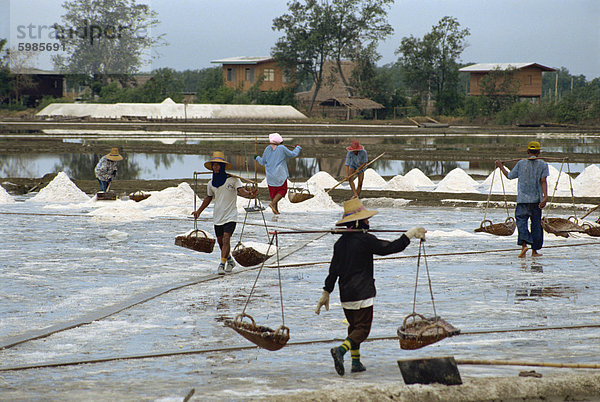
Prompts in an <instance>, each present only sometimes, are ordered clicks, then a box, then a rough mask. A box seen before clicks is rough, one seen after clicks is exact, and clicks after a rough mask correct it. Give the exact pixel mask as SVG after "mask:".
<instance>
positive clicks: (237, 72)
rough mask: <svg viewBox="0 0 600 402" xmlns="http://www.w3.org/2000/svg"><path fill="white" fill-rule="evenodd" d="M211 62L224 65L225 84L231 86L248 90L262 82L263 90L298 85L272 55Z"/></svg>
mask: <svg viewBox="0 0 600 402" xmlns="http://www.w3.org/2000/svg"><path fill="white" fill-rule="evenodd" d="M211 63H215V64H222V65H223V84H224V85H225V86H226V87H229V88H234V89H241V90H242V91H247V90H249V89H250V88H251V87H252V86H253V85H255V84H256V83H257V82H260V85H259V89H260V90H261V91H279V90H281V89H284V88H287V87H290V86H291V87H293V86H295V85H296V82H295V79H294V80H289V79H288V77H286V75H285V74H284V73H283V69H282V68H281V67H280V66H279V65H278V64H277V62H276V61H275V59H273V58H272V57H245V56H242V57H230V58H226V59H221V60H212V61H211Z"/></svg>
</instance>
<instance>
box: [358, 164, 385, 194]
mask: <svg viewBox="0 0 600 402" xmlns="http://www.w3.org/2000/svg"><path fill="white" fill-rule="evenodd" d="M386 184H387V182H386V181H385V179H384V178H383V177H381V176H380V175H379V173H377V172H376V171H375V170H374V169H371V168H368V169H367V170H365V178H364V180H363V188H367V187H369V188H373V189H377V190H381V189H383V187H385V185H386Z"/></svg>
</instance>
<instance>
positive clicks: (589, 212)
mask: <svg viewBox="0 0 600 402" xmlns="http://www.w3.org/2000/svg"><path fill="white" fill-rule="evenodd" d="M599 207H600V204H598V205H596V206H595V207H594V208H592V209H590V210H589V211H588V212H587V214H585V215H583V216H582V217H581V219H583V218H585V217H586V216H588V215H589V214H591V213H592V212H594V211H595V210H597V209H598V208H599Z"/></svg>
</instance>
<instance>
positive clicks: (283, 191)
mask: <svg viewBox="0 0 600 402" xmlns="http://www.w3.org/2000/svg"><path fill="white" fill-rule="evenodd" d="M287 190H288V188H287V180H286V181H285V183H283V184H282V185H281V186H279V187H273V186H269V197H271V199H273V198H275V195H276V194H281V195H282V196H283V197H285V195H286V194H287Z"/></svg>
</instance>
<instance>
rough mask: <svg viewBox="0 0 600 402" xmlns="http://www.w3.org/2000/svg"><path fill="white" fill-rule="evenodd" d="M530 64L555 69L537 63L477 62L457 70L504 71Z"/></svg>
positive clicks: (542, 68) (544, 69)
mask: <svg viewBox="0 0 600 402" xmlns="http://www.w3.org/2000/svg"><path fill="white" fill-rule="evenodd" d="M532 66H533V67H537V68H539V69H541V70H543V71H556V70H555V69H554V68H552V67H546V66H543V65H541V64H538V63H478V64H473V65H471V66H467V67H463V68H461V69H459V70H458V71H464V72H485V71H493V70H500V71H505V70H508V69H511V68H514V69H516V70H520V69H522V68H525V67H532Z"/></svg>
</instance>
